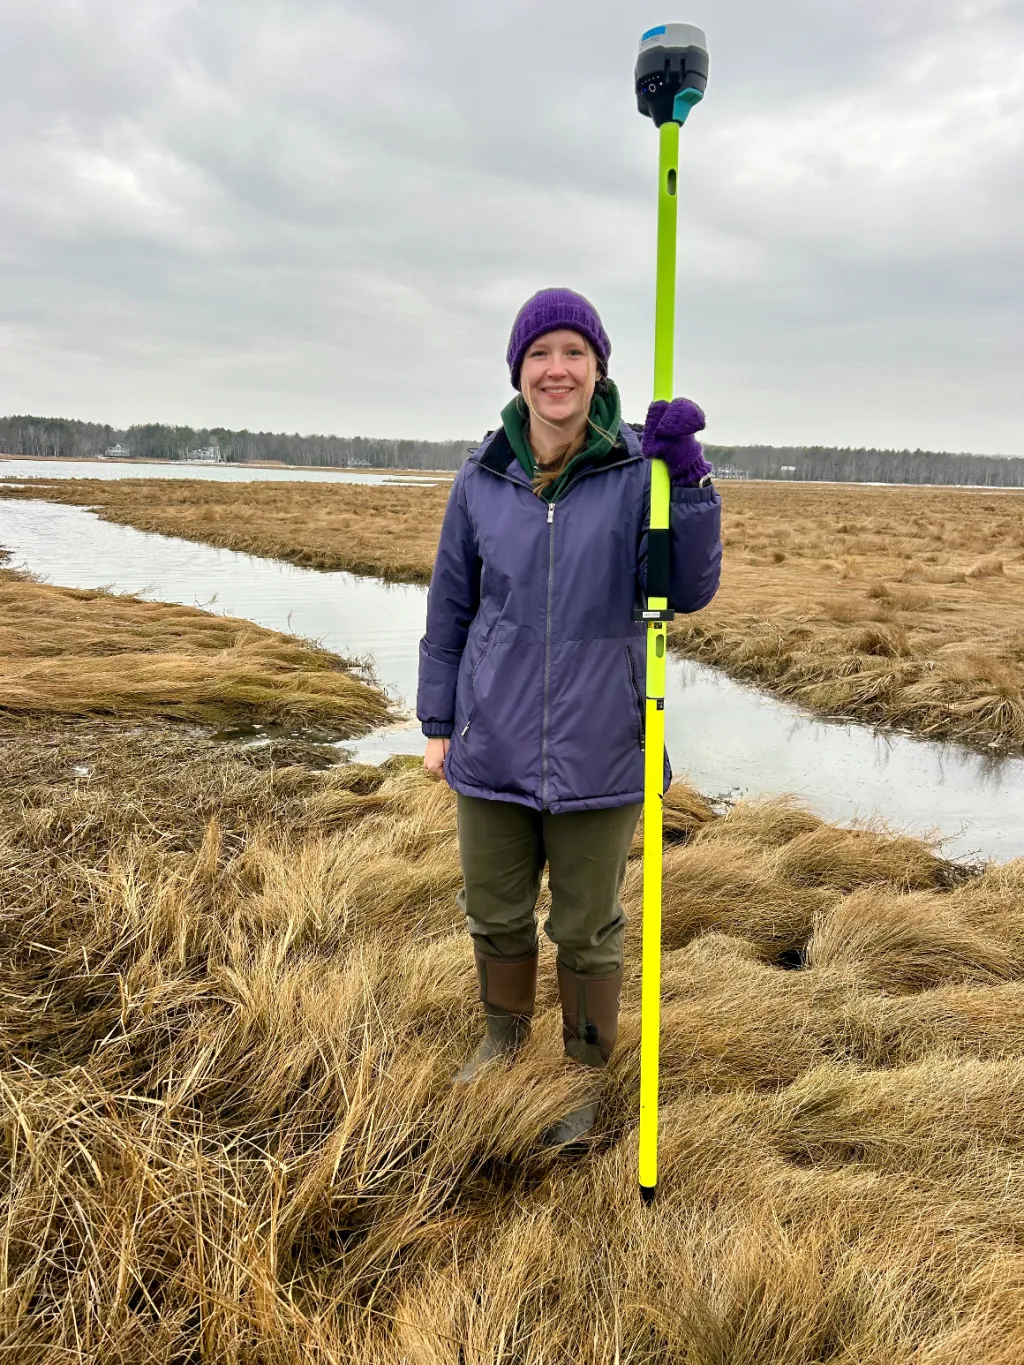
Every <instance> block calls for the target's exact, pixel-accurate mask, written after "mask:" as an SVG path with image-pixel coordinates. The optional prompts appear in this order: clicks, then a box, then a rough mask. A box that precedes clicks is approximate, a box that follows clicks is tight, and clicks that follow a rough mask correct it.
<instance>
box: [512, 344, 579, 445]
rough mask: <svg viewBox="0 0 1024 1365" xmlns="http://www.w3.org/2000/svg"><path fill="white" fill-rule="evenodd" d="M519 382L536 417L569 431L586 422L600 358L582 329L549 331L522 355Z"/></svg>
mask: <svg viewBox="0 0 1024 1365" xmlns="http://www.w3.org/2000/svg"><path fill="white" fill-rule="evenodd" d="M519 383H520V387H521V389H522V391H523V397H524V398H525V399H526V401H527V403H528V404H529V407H530V411H531V412H532V413H533V414H534V416H535V417H538V418H540V420H541V421H542V422H546V423H550V424H551V425H552V426H555V427H558V428H559V429H561V430H563V431H565V432H566V433H570V432H573V431H575V430H577V429H578V428H579V427H581V426H582V425H583V424H585V423H586V420H587V414H588V413H589V412H590V401H591V399H592V398H593V396H594V385H595V384H596V383H597V360H596V357H595V356H594V352H593V350H592V349H591V346H590V344H589V342H587V341H586V340H585V339H584V338H583V337H582V336H580V334H579V332H572V331H570V330H569V329H568V328H565V327H563V328H560V329H559V330H558V331H557V332H546V333H545V334H544V336H542V337H538V338H537V340H536V341H535V342H533V344H532V345H531V346H530V347H529V348H528V350H527V352H526V355H525V356H524V357H523V364H522V368H521V369H520V372H519Z"/></svg>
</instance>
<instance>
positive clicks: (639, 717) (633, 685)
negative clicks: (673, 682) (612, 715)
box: [626, 645, 646, 749]
mask: <svg viewBox="0 0 1024 1365" xmlns="http://www.w3.org/2000/svg"><path fill="white" fill-rule="evenodd" d="M626 662H627V663H628V665H629V687H630V691H631V692H632V694H633V709H634V711H635V712H636V724H637V737H638V738H637V742H638V743H639V745H640V748H641V749H642V748H643V747H644V738H645V734H646V727H645V725H644V697H643V693H642V692H641V691H640V683H639V681H638V680H637V676H636V660H635V659H634V658H633V651H632V650H631V649H630V647H629V645H627V646H626Z"/></svg>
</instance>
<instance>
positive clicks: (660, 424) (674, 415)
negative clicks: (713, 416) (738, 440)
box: [640, 398, 711, 485]
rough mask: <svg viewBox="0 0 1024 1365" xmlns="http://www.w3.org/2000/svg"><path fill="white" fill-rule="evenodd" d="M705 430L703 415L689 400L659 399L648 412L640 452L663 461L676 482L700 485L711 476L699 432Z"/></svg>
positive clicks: (649, 457) (650, 458)
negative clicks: (670, 400)
mask: <svg viewBox="0 0 1024 1365" xmlns="http://www.w3.org/2000/svg"><path fill="white" fill-rule="evenodd" d="M703 430H704V414H703V412H701V410H700V408H699V407H698V406H697V404H696V403H691V402H690V400H689V399H688V398H673V399H672V402H671V403H666V402H665V400H664V399H659V400H658V401H657V402H654V403H652V404H651V406H650V407H649V408H648V409H647V422H646V423H645V425H644V433H643V435H642V436H641V438H640V449H641V450H642V451H643V453H644V454H645V455H646V456H647V458H648V459H649V460H664V461H665V463H666V464H667V465H668V472H669V477H670V478H671V480H672V482H673V483H679V484H684V485H686V484H689V485H693V484H697V483H699V482H700V480H701V479H702V478H703V477H704V476H705V475H706V474H710V473H711V466H710V465H709V464H708V462H707V460H705V459H704V453H703V448H702V446H701V443H700V442H699V441H698V440H697V435H696V434H697V432H698V431H703Z"/></svg>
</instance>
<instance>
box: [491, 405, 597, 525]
mask: <svg viewBox="0 0 1024 1365" xmlns="http://www.w3.org/2000/svg"><path fill="white" fill-rule="evenodd" d="M602 388H604V389H605V390H606V391H605V392H604V393H598V392H597V391H596V390H595V392H594V397H593V399H592V400H591V404H590V420H591V422H592V423H593V424H594V426H596V427H598V428H599V429H600V430H598V431H595V430H594V427H589V428H588V430H587V443H586V445H585V446H584V447H583V449H582V450H581V451H580V452H579V454H578V455H574V456H573V457H572V459H571V460H570V461H569V463H568V464H567V465H566V466H565V468H564V469H563V470H562V472H561V474H559V476H558V478H557V479H553V480H552V481H551V483H549V484H548V486H547V488H545V489H544V490H543V492H542V493H541V495H540V496H541V497H542V498H544V499H545V501H546V502H554V501H555V500H556V499H557V498H559V497H560V496H561V494H562V493H563V492H564V491H565V486H566V484H567V483H568V482H569V477H570V475H571V474H572V473H573V472H574V471H575V470H576V469H577V468H579V466H580V465H581V464H587V463H589V462H592V461H598V460H601V459H603V458H604V457H605V456H606V455H607V454H608V452H609V451H610V450H611V448H612V447H613V446H614V445H615V443H616V441H617V440H618V439H619V425H620V423H621V420H622V402H621V400H620V398H619V391H618V389H617V388H616V387H615V385H614V384H613V383H612V381H611V380H610V379H609V380H607V381H606V382H605V384H604V385H602ZM524 414H525V415H524ZM528 418H529V410H528V409H527V407H526V403H525V402H524V401H523V399H522V398H521V397H520V395H519V394H517V395H516V396H515V398H513V399H512V401H511V403H509V404H508V406H507V407H505V408H504V409H503V410H502V414H501V424H502V426H503V427H504V428H505V435H506V436H507V437H508V443H509V445H510V446H511V447H512V449H513V450H514V451H515V454H516V459H517V460H518V461H519V463H520V464H521V465H522V466H523V469H524V470H525V472H526V477H527V478H528V479H532V478H533V476H534V474H536V472H537V460H536V458H535V457H534V453H533V449H532V447H531V446H530V441H529V438H528V437H527V434H526V432H527V425H528ZM601 432H607V433H608V434H607V435H606V436H604V435H602V434H601Z"/></svg>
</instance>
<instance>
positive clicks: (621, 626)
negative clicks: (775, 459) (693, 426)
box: [416, 423, 722, 813]
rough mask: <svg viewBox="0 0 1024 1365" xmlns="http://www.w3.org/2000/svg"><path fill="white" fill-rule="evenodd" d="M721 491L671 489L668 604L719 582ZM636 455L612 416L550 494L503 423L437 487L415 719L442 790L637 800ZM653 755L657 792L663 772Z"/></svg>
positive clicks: (641, 506)
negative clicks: (441, 742)
mask: <svg viewBox="0 0 1024 1365" xmlns="http://www.w3.org/2000/svg"><path fill="white" fill-rule="evenodd" d="M721 510H722V504H721V499H720V498H719V496H718V494H717V493H716V492H715V491H714V489H713V488H683V487H676V486H673V487H672V493H671V514H670V524H671V545H672V551H671V556H672V557H671V565H672V581H671V592H670V595H669V605H670V606H671V607H673V608H674V609H675V610H676V611H679V612H692V611H699V610H700V608H701V607H704V606H706V605H707V604H708V602H710V601H711V599H712V597H714V595H715V592H716V590H717V588H718V580H719V572H720V566H721V558H722V544H721V539H720V526H721ZM649 516H650V461H649V460H648V459H646V457H645V456H643V455H642V454H641V451H640V440H639V437H638V436H637V434H636V432H634V431H633V429H632V428H631V427H629V426H628V425H626V424H625V423H624V424H623V425H622V426H621V428H620V432H619V438H618V442H617V443H616V445H615V447H614V448H613V450H612V451H611V452H610V453H609V454H608V455H607V456H606V457H605V459H604V460H603V461H602V462H600V463H598V464H595V465H593V466H584V467H583V468H582V469H580V471H579V472H578V473H577V474H576V475H575V476H574V477H573V478H572V480H571V481H570V483H569V484H568V486H567V487H566V488H565V489H564V490H563V492H562V493H561V495H560V496H559V497H558V499H557V501H556V502H553V503H550V504H549V503H548V502H545V501H544V500H543V499H542V498H539V497H538V496H537V495H536V494H535V493H534V492H533V490H532V488H531V486H530V481H529V479H528V478H527V476H526V474H525V473H524V471H523V469H522V466H521V465H520V464H519V461H518V460H517V459H516V457H515V454H514V452H513V450H512V447H511V445H510V444H509V441H508V437H507V436H506V435H505V432H504V430H503V429H502V428H500V427H499V429H498V430H497V432H495V433H494V434H493V435H491V436H490V437H488V439H487V440H486V441H485V442H484V443H483V445H481V447H480V448H479V450H477V451H475V452H474V453H473V454H472V455H471V456H470V457H469V459H467V460H466V462H465V463H464V464H463V466H462V468H461V469H460V470H459V472H458V474H457V475H456V476H455V482H454V484H453V485H452V491H451V496H450V497H449V499H448V506H447V509H446V511H445V516H444V524H443V526H442V529H441V540H440V544H439V545H438V549H437V559H436V561H435V563H434V571H433V576H432V578H431V580H430V592H429V594H428V597H427V631H426V634H425V635H424V637H423V639H422V640H421V641H420V662H419V691H418V696H417V708H416V709H417V715H418V717H419V719H420V721H421V723H422V727H423V733H424V734H425V735H428V736H434V737H437V736H442V737H447V736H451V748H450V749H449V751H448V756H447V758H446V760H445V776H446V778H447V779H448V782H449V784H450V785H451V786H452V787H453V788H454V789H455V790H456V791H457V792H462V793H463V794H464V795H466V796H479V797H487V798H490V799H492V800H499V801H514V802H518V803H519V804H521V805H524V806H532V807H533V808H534V809H537V810H548V811H552V812H556V813H557V812H560V811H573V810H594V809H597V808H599V807H602V806H624V805H628V804H630V803H632V802H640V801H642V800H643V794H644V793H643V788H644V754H643V739H644V695H645V679H646V667H647V640H646V627H645V626H643V625H641V624H637V623H634V621H633V620H632V611H633V608H634V607H635V606H636V607H642V606H644V605H645V579H646V566H647V524H648V520H649ZM671 776H672V774H671V768H670V767H669V762H668V755H667V754H666V756H665V786H666V788H667V786H668V784H669V782H670V781H671Z"/></svg>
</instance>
